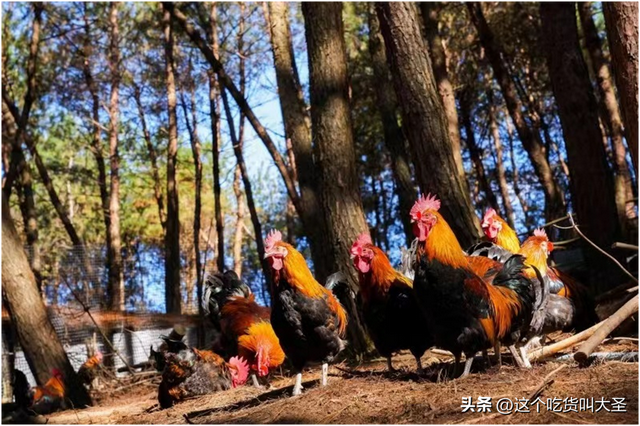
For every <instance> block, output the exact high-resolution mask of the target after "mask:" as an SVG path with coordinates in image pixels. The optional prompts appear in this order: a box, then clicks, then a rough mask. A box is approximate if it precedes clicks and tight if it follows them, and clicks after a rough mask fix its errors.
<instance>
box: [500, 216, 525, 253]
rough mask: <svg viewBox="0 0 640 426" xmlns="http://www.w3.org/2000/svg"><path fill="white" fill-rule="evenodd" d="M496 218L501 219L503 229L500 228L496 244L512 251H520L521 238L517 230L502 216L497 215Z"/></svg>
mask: <svg viewBox="0 0 640 426" xmlns="http://www.w3.org/2000/svg"><path fill="white" fill-rule="evenodd" d="M496 220H499V221H500V223H501V224H502V229H500V232H498V235H497V236H496V244H497V245H499V246H500V247H502V248H504V249H507V250H509V251H510V252H511V253H518V252H519V251H520V240H518V235H517V234H516V231H514V230H513V229H512V228H511V227H510V226H509V224H508V223H507V222H505V221H504V220H502V218H499V217H497V218H496Z"/></svg>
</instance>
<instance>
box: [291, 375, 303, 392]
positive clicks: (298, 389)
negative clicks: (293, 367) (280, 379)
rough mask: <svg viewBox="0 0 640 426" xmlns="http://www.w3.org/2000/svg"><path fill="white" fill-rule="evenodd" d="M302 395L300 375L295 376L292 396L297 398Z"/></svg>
mask: <svg viewBox="0 0 640 426" xmlns="http://www.w3.org/2000/svg"><path fill="white" fill-rule="evenodd" d="M301 393H302V373H301V372H300V373H298V374H296V384H295V385H294V386H293V392H292V393H291V395H292V396H298V395H300V394H301Z"/></svg>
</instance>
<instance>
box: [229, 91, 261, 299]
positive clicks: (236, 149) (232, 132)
mask: <svg viewBox="0 0 640 426" xmlns="http://www.w3.org/2000/svg"><path fill="white" fill-rule="evenodd" d="M220 94H221V95H222V105H223V106H224V111H225V115H226V116H227V123H228V127H229V136H230V138H231V143H232V144H233V153H234V154H235V156H236V161H237V163H238V167H239V168H240V173H241V176H242V184H243V185H244V191H245V193H246V195H247V205H248V206H249V215H250V216H251V223H252V224H253V232H254V234H255V237H256V245H257V248H258V258H259V259H260V264H261V265H262V272H263V274H264V278H265V281H266V282H267V283H268V282H270V279H271V278H270V277H271V267H270V266H269V263H268V262H267V261H266V259H265V258H264V239H263V238H262V225H261V224H260V219H259V218H258V210H257V209H256V205H255V203H254V200H253V190H252V188H251V181H250V180H249V172H248V171H247V165H246V164H245V162H244V156H243V154H242V144H241V143H240V141H239V140H238V136H237V134H236V129H235V124H234V123H233V115H232V114H231V108H230V106H229V100H228V99H227V93H226V89H224V88H222V89H221V91H220ZM267 288H268V289H270V288H271V286H270V285H268V286H267Z"/></svg>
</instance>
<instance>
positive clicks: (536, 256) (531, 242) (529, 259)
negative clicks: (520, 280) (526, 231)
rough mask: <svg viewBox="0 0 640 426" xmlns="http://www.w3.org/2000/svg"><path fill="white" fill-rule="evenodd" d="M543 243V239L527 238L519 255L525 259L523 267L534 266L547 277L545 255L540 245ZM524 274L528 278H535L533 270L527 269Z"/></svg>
mask: <svg viewBox="0 0 640 426" xmlns="http://www.w3.org/2000/svg"><path fill="white" fill-rule="evenodd" d="M542 242H544V239H543V237H529V238H527V240H526V241H525V242H524V244H523V245H522V248H521V249H520V254H521V255H523V256H524V257H526V261H525V265H528V266H535V267H536V268H537V269H538V271H540V273H541V274H542V275H543V276H544V275H547V268H548V267H547V257H548V256H547V253H546V252H545V251H544V250H543V249H542V247H541V246H540V244H541V243H542ZM525 274H526V275H527V277H529V278H537V276H536V273H535V271H534V270H533V269H531V268H527V269H526V270H525Z"/></svg>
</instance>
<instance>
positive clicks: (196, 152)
mask: <svg viewBox="0 0 640 426" xmlns="http://www.w3.org/2000/svg"><path fill="white" fill-rule="evenodd" d="M187 79H188V83H187V86H188V88H189V92H190V95H191V96H190V98H191V99H190V100H191V104H190V105H191V108H190V110H189V108H187V101H186V99H185V97H184V93H181V102H180V103H181V106H182V111H183V114H184V121H185V124H186V126H187V132H188V133H189V141H190V142H191V154H192V156H193V168H194V169H195V206H194V211H193V268H194V269H195V270H196V273H195V277H196V288H197V293H198V300H201V299H202V284H203V274H202V272H203V271H202V259H200V228H201V227H202V226H201V223H200V221H201V212H202V159H201V157H200V151H201V150H202V147H201V143H200V137H199V136H198V114H197V112H196V89H195V82H194V81H193V78H192V76H191V59H189V68H188V71H187ZM189 115H191V121H190V120H189ZM191 290H193V289H192V288H191ZM187 291H189V286H187ZM187 296H189V295H188V294H187ZM187 300H191V298H190V297H187Z"/></svg>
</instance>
